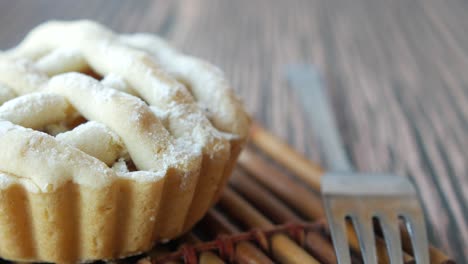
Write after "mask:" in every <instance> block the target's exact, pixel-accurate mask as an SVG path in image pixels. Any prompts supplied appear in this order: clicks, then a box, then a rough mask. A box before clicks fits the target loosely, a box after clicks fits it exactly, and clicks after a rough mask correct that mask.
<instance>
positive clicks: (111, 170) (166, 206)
mask: <svg viewBox="0 0 468 264" xmlns="http://www.w3.org/2000/svg"><path fill="white" fill-rule="evenodd" d="M101 77H102V78H101ZM0 105H1V106H0V146H2V147H1V150H0V196H1V197H0V234H2V239H1V240H0V256H1V257H3V258H6V259H11V260H23V261H48V262H64V261H67V262H69V261H75V262H76V261H89V260H95V259H113V258H120V257H124V256H128V255H133V254H137V253H139V252H143V251H145V250H148V249H149V248H151V247H152V246H153V245H154V243H156V242H157V241H162V240H166V239H172V238H174V237H176V236H178V235H180V234H181V233H182V232H184V231H186V230H188V229H189V228H190V227H192V226H193V225H194V224H195V223H196V222H197V221H198V220H200V219H201V217H202V216H203V215H204V214H205V212H206V211H207V210H208V209H209V207H210V206H211V205H212V204H213V203H214V202H215V201H216V199H217V197H218V196H219V193H220V191H221V190H222V187H223V186H224V185H225V183H226V181H227V178H228V176H229V175H230V173H231V171H232V168H233V166H234V164H235V162H236V159H237V157H238V155H239V152H240V150H241V147H242V146H243V144H244V143H245V141H246V138H247V134H248V127H249V123H250V120H249V117H248V115H247V114H246V113H245V111H244V109H243V107H242V105H241V103H240V102H239V100H238V99H237V98H236V97H235V96H234V94H233V92H232V90H231V89H229V84H228V83H227V82H226V80H225V79H224V76H223V74H222V73H221V72H220V70H218V69H217V68H216V67H214V66H212V65H210V64H208V63H206V62H204V61H201V60H199V59H196V58H193V57H189V56H186V55H182V54H181V53H179V52H178V51H176V50H174V49H173V48H171V47H170V46H169V45H168V44H167V43H165V42H164V41H163V40H161V39H159V38H157V37H156V36H153V35H148V34H133V35H117V34H114V33H113V32H111V31H110V30H109V29H106V28H105V27H103V26H101V25H99V24H97V23H94V22H91V21H76V22H58V21H53V22H47V23H45V24H42V25H40V26H38V27H37V28H35V29H34V30H32V31H31V32H30V33H29V34H28V35H27V37H26V38H25V39H24V41H23V42H22V43H20V44H19V45H18V46H17V47H15V48H13V49H11V50H8V51H5V52H3V53H0Z"/></svg>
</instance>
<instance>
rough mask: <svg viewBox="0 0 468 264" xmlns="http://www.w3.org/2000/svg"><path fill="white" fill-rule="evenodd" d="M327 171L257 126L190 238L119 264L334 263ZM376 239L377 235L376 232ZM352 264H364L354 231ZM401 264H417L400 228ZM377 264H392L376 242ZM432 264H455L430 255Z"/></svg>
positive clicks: (442, 256) (439, 255)
mask: <svg viewBox="0 0 468 264" xmlns="http://www.w3.org/2000/svg"><path fill="white" fill-rule="evenodd" d="M322 174H323V170H322V169H321V168H320V167H319V166H318V165H316V164H314V163H312V162H310V161H308V160H307V159H306V158H304V157H303V156H301V155H300V154H299V153H297V152H295V151H294V150H292V149H291V148H290V147H289V146H287V145H286V144H284V143H282V142H281V141H279V140H278V139H277V138H275V137H274V136H273V135H271V134H270V133H268V132H267V131H265V130H264V129H263V128H261V127H260V126H258V125H254V127H253V129H252V133H251V144H250V145H249V146H248V147H247V148H246V149H245V150H244V151H243V153H242V155H241V157H240V159H239V165H238V167H237V168H236V170H235V171H234V173H233V175H232V177H231V179H230V181H229V185H228V186H227V188H226V189H225V191H224V192H223V194H222V195H221V198H220V201H219V202H218V204H217V205H216V206H215V207H214V208H212V209H211V210H210V211H209V212H208V214H207V215H206V216H205V217H204V218H203V220H202V221H200V223H199V224H197V226H196V227H195V228H194V229H193V230H192V231H191V232H190V233H188V234H186V235H185V236H183V237H182V238H180V239H178V240H177V241H173V242H170V243H168V244H166V245H161V246H158V247H156V248H155V249H154V250H153V251H151V252H149V253H147V254H145V255H144V256H139V257H134V258H132V259H126V260H123V261H119V262H121V263H130V262H136V263H139V264H147V263H202V264H210V263H213V264H218V263H301V264H302V263H327V264H328V263H336V258H335V254H334V251H333V246H332V243H331V239H330V234H329V230H328V227H327V224H326V220H325V218H324V212H323V208H322V204H321V201H320V195H319V190H320V176H321V175H322ZM376 232H377V234H378V236H380V235H381V234H379V231H378V230H377V231H376ZM348 237H349V241H350V248H351V252H352V256H353V263H362V261H361V258H360V253H359V247H358V242H357V239H356V235H355V233H354V231H353V230H352V228H349V233H348ZM402 239H403V249H404V251H405V254H404V262H405V263H406V264H409V263H415V261H414V259H413V257H412V252H411V243H410V241H409V238H408V233H407V230H404V229H403V226H402ZM377 251H378V254H379V263H389V260H388V257H387V256H386V250H385V242H384V241H383V239H382V238H381V236H380V237H378V238H377ZM430 256H431V263H433V264H442V263H444V264H448V263H455V262H454V261H453V260H451V259H450V258H449V257H448V256H446V255H445V254H444V253H443V252H441V251H440V250H439V249H437V248H435V247H432V246H431V248H430Z"/></svg>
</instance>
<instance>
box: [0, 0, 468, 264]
mask: <svg viewBox="0 0 468 264" xmlns="http://www.w3.org/2000/svg"><path fill="white" fill-rule="evenodd" d="M467 14H468V2H467V1H462V0H446V1H438V0H414V1H406V0H395V1H387V0H355V1H345V0H343V1H339V0H323V1H319V0H313V1H307V0H304V1H279V0H277V1H267V0H264V1H249V0H242V1H230V0H223V1H218V0H203V1H162V0H161V1H115V0H107V1H103V0H100V1H60V2H59V1H52V0H37V1H27V0H22V1H9V0H0V48H1V49H5V48H8V47H11V46H13V45H15V44H16V43H18V42H19V41H20V40H21V39H22V38H23V36H24V35H25V33H26V32H27V31H28V30H30V29H31V28H32V27H33V26H35V25H37V24H38V23H41V22H43V21H45V20H49V19H77V18H91V19H94V20H97V21H99V22H102V23H104V24H106V25H108V26H110V27H111V28H112V29H114V30H116V31H120V32H134V31H147V32H154V33H157V34H159V35H162V36H164V37H166V38H167V39H169V40H170V41H171V42H172V43H173V44H174V45H175V46H177V47H179V48H180V49H181V50H183V51H185V52H187V53H190V54H193V55H196V56H199V57H202V58H205V59H207V60H209V61H211V62H213V63H214V64H216V65H219V66H220V67H221V68H222V69H223V70H224V71H225V72H226V74H227V76H228V77H229V79H230V80H231V81H232V84H233V87H235V89H236V90H237V91H238V92H239V94H240V95H241V97H242V98H243V100H244V102H245V104H246V105H247V107H248V109H249V110H250V112H251V113H252V114H253V116H255V118H256V119H257V120H259V121H260V122H261V123H263V124H264V125H265V126H266V127H267V128H269V129H270V130H271V131H272V132H273V133H274V134H276V135H277V136H279V137H281V138H283V139H284V140H287V141H288V142H289V143H290V144H291V145H293V146H294V147H295V148H296V149H297V150H299V151H300V152H303V153H305V154H306V155H307V156H308V157H310V158H311V159H313V160H316V161H320V160H321V157H320V152H319V147H318V146H319V144H318V143H317V142H316V139H315V138H314V134H313V130H312V129H311V127H310V125H309V124H308V117H307V114H306V113H305V112H304V110H303V109H302V107H301V104H300V100H299V98H298V96H297V95H296V94H294V91H293V90H292V89H291V88H289V87H288V85H287V83H286V81H285V79H284V69H285V67H286V66H287V65H290V64H296V63H312V64H314V65H315V66H316V67H317V69H318V70H319V71H320V73H321V74H322V75H323V76H324V80H325V82H326V84H327V87H328V88H329V90H330V93H331V95H332V105H333V108H334V110H335V112H336V114H337V119H338V126H339V129H340V132H341V134H342V137H343V139H344V141H345V144H346V151H347V153H348V154H349V155H350V157H351V160H352V162H353V163H354V165H355V166H356V168H357V169H358V170H360V171H366V172H387V171H389V172H394V173H397V174H402V175H407V176H408V177H410V178H411V179H413V180H414V182H415V184H416V185H417V187H418V190H419V192H420V195H421V199H422V200H423V202H424V204H425V212H426V216H427V219H428V222H429V228H430V238H431V241H432V242H433V243H435V244H436V245H437V246H440V247H442V248H443V249H444V250H445V251H446V252H448V253H449V254H450V255H451V256H454V257H455V258H456V259H458V261H459V263H466V262H465V261H466V260H467V259H468V228H467V225H468V224H467V218H468V154H467V150H468V15H467ZM324 165H325V164H324Z"/></svg>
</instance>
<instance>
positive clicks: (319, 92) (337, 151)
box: [287, 64, 353, 172]
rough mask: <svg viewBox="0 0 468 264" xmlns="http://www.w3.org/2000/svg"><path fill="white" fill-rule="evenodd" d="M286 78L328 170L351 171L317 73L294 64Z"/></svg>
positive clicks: (325, 93) (311, 67)
mask: <svg viewBox="0 0 468 264" xmlns="http://www.w3.org/2000/svg"><path fill="white" fill-rule="evenodd" d="M287 77H288V80H289V82H290V85H291V86H292V87H293V88H294V89H295V90H296V91H297V92H298V95H299V96H300V99H301V101H302V103H303V107H304V110H305V111H306V113H307V114H308V116H309V117H310V122H311V125H312V127H313V131H314V133H316V136H317V138H318V142H319V144H320V146H321V148H320V149H321V151H322V154H323V155H324V157H325V161H326V164H327V165H328V168H329V169H330V170H332V171H337V172H350V171H352V170H353V166H352V165H351V163H350V161H349V159H348V156H347V154H346V151H345V148H344V145H343V142H342V141H341V138H340V135H339V134H338V132H339V131H338V128H337V125H336V121H335V118H334V115H333V110H332V108H331V105H330V102H329V100H328V96H327V92H326V91H325V85H323V81H322V79H321V78H320V74H319V73H318V71H317V70H316V69H315V68H314V67H313V66H312V65H310V64H305V65H293V66H290V67H289V68H288V72H287Z"/></svg>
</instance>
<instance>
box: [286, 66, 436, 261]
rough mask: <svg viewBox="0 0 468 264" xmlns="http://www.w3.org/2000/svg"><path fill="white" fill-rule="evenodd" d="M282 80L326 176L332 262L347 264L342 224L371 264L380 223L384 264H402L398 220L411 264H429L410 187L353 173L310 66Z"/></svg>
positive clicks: (417, 206)
mask: <svg viewBox="0 0 468 264" xmlns="http://www.w3.org/2000/svg"><path fill="white" fill-rule="evenodd" d="M288 79H289V82H290V84H291V86H292V87H293V88H295V90H296V91H297V92H298V95H299V96H300V98H301V100H302V103H303V106H304V108H305V110H306V111H307V114H308V115H309V116H310V120H311V124H312V126H313V129H314V132H315V133H316V135H317V137H318V140H319V142H320V144H321V150H322V151H323V154H324V155H323V156H324V157H325V159H326V163H327V164H328V165H329V168H330V169H331V172H328V173H326V174H325V175H324V176H323V179H322V196H323V203H324V207H325V212H326V215H327V220H328V223H329V226H330V230H331V235H332V240H333V244H334V247H335V251H336V255H337V259H338V262H339V263H340V264H343V263H351V256H350V249H349V246H348V240H347V231H346V229H347V228H346V219H350V220H351V222H352V223H353V226H354V229H355V230H356V233H357V237H358V240H359V245H360V248H361V255H362V258H363V260H364V263H366V264H369V263H377V253H376V245H375V235H374V225H373V222H374V221H378V222H379V223H380V226H381V229H382V231H383V236H384V239H385V242H386V245H387V251H388V256H389V258H390V262H391V263H392V264H393V263H403V251H402V245H401V238H400V228H399V220H400V219H402V220H403V221H404V222H405V224H406V227H407V229H408V233H409V235H410V237H411V241H412V246H413V252H414V257H415V259H416V262H417V263H429V250H428V241H427V235H426V226H425V222H424V216H423V212H422V209H421V206H420V204H419V200H418V197H417V194H416V191H415V189H414V187H413V185H412V183H411V182H410V181H409V180H408V179H407V178H404V177H401V176H397V175H390V174H362V173H353V172H352V171H353V169H352V166H351V163H350V161H349V160H348V157H347V155H346V153H345V150H344V147H343V145H342V142H341V140H340V137H339V135H338V129H337V127H336V124H335V120H334V118H333V113H332V110H331V107H330V106H329V102H328V99H327V96H326V91H325V90H324V89H325V88H324V85H322V81H321V79H320V76H319V74H318V73H317V71H316V70H315V69H314V68H313V67H312V66H311V65H297V66H291V67H289V69H288Z"/></svg>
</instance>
